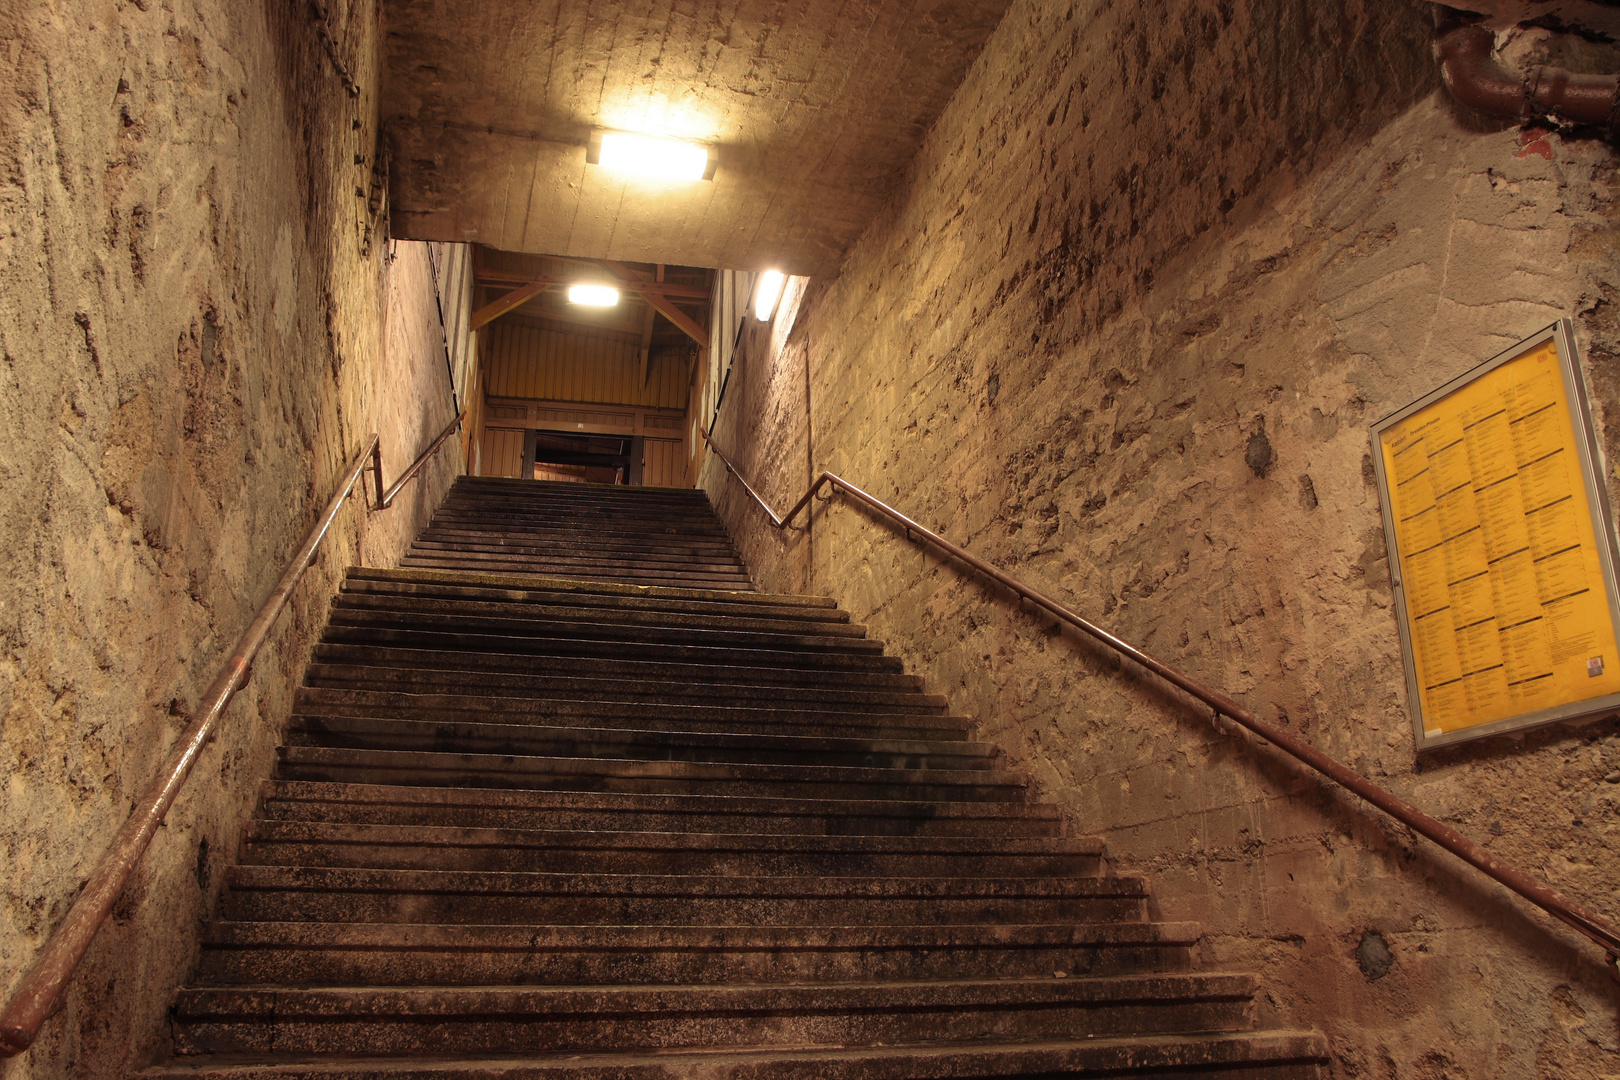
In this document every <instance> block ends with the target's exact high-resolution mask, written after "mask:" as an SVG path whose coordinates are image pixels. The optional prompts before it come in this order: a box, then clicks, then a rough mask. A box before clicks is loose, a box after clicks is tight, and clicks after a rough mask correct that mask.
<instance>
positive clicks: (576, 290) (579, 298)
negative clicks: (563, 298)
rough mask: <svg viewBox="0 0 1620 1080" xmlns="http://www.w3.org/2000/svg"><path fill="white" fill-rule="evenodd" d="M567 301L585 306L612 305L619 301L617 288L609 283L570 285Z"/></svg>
mask: <svg viewBox="0 0 1620 1080" xmlns="http://www.w3.org/2000/svg"><path fill="white" fill-rule="evenodd" d="M568 302H569V303H570V304H583V305H585V306H586V307H613V306H614V305H615V304H617V303H618V302H619V290H618V289H615V288H614V287H613V286H611V285H570V286H568Z"/></svg>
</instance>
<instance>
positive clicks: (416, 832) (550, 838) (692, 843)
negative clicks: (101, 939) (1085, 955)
mask: <svg viewBox="0 0 1620 1080" xmlns="http://www.w3.org/2000/svg"><path fill="white" fill-rule="evenodd" d="M245 838H246V840H247V841H248V842H249V843H265V842H271V841H279V842H292V841H307V842H321V843H333V844H338V843H350V844H366V845H397V846H404V847H434V846H447V847H493V848H502V849H514V848H535V849H542V850H559V849H564V848H569V849H575V850H589V851H667V852H678V851H691V852H696V851H723V852H735V853H746V852H786V853H803V854H810V853H838V854H856V853H862V854H930V855H957V856H970V855H971V856H978V857H985V856H991V857H997V856H1000V857H1009V858H1010V857H1017V856H1024V855H1075V856H1086V857H1095V856H1098V855H1101V854H1102V853H1103V851H1104V849H1105V844H1104V842H1103V840H1102V839H1101V838H1100V837H1056V836H1051V837H1022V838H1012V837H1004V838H987V837H958V836H851V835H840V836H818V835H812V834H795V833H701V832H588V831H583V830H567V831H563V830H552V829H494V828H467V827H450V826H415V825H413V826H400V825H364V824H349V823H337V822H324V821H281V820H267V819H263V818H256V819H253V820H251V821H249V822H248V823H247V827H246V830H245Z"/></svg>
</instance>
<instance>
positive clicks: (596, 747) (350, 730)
mask: <svg viewBox="0 0 1620 1080" xmlns="http://www.w3.org/2000/svg"><path fill="white" fill-rule="evenodd" d="M292 723H293V725H294V729H295V730H298V731H303V732H307V733H310V734H312V735H319V734H326V735H334V736H335V735H351V734H352V735H374V736H378V737H393V738H401V737H405V738H409V737H414V736H418V735H427V734H436V735H438V736H439V737H441V738H445V739H450V738H458V739H468V740H471V739H485V740H497V739H512V740H526V741H550V742H564V741H572V742H575V743H578V744H580V745H581V746H588V747H590V749H591V751H592V754H593V755H594V756H600V755H599V754H598V751H600V750H601V749H602V748H604V747H616V746H635V745H657V746H690V747H715V748H723V749H732V748H735V749H739V750H744V749H754V750H770V751H776V752H779V753H783V754H867V755H874V756H875V755H891V756H905V757H914V758H953V759H961V760H962V761H963V762H972V763H975V764H980V763H982V767H985V768H988V767H990V765H991V763H994V762H995V761H997V760H999V758H1000V756H1001V752H1000V750H999V748H998V747H996V746H994V745H992V744H990V743H980V742H970V741H968V740H966V739H962V740H954V739H951V740H924V739H879V738H872V739H853V738H830V737H819V738H818V737H815V736H809V735H771V734H753V733H745V732H725V731H687V730H682V729H679V728H659V729H652V728H632V727H611V728H599V727H580V726H563V725H559V724H540V723H499V722H494V721H491V720H480V721H477V722H473V721H464V720H456V721H444V720H405V719H398V718H393V717H386V716H353V715H349V716H343V715H330V714H326V713H320V712H314V711H308V710H302V709H301V710H299V711H298V712H296V713H294V714H293V717H292ZM402 748H403V747H402ZM961 767H969V766H967V765H963V766H961Z"/></svg>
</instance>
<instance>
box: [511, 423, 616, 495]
mask: <svg viewBox="0 0 1620 1080" xmlns="http://www.w3.org/2000/svg"><path fill="white" fill-rule="evenodd" d="M523 459H524V475H525V476H529V477H532V478H533V479H535V480H560V481H563V482H564V483H575V484H640V483H641V437H640V436H639V435H590V434H587V435H579V434H574V433H572V432H562V431H530V432H529V433H528V445H527V446H526V447H524V454H523Z"/></svg>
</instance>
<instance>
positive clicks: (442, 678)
mask: <svg viewBox="0 0 1620 1080" xmlns="http://www.w3.org/2000/svg"><path fill="white" fill-rule="evenodd" d="M330 648H341V646H336V647H334V646H318V647H317V650H316V651H317V653H319V652H321V651H322V650H324V649H330ZM455 658H457V659H464V658H476V654H455ZM365 659H368V660H373V661H375V660H378V659H380V658H379V657H378V656H377V655H376V653H375V652H373V653H371V654H370V655H369V656H367V657H366V658H365ZM391 659H392V660H393V661H394V663H393V664H390V665H384V664H378V663H363V662H362V663H322V662H316V663H312V664H310V666H309V668H308V675H307V679H306V684H307V685H309V686H315V687H319V686H327V687H342V688H347V689H350V690H385V691H395V692H405V693H419V694H420V693H430V694H467V695H473V696H504V695H510V696H513V697H530V698H532V697H546V698H564V699H574V700H579V701H616V702H642V703H646V704H649V705H675V704H693V705H698V704H702V705H708V706H711V707H712V706H716V705H719V706H726V707H732V708H741V707H748V706H766V707H768V706H770V705H773V704H778V703H781V702H783V701H784V700H786V701H787V702H788V703H790V704H792V705H794V706H797V707H799V708H801V709H803V708H815V709H818V710H825V711H827V712H832V711H835V710H838V709H840V708H841V709H844V710H848V711H860V712H868V713H871V712H904V713H923V714H926V713H929V712H941V713H943V712H944V711H945V704H946V700H945V696H944V695H943V694H925V693H923V692H921V691H920V690H912V691H909V692H908V691H905V690H901V689H888V688H881V687H879V688H857V689H849V690H843V689H838V690H834V689H829V688H827V687H826V686H820V685H794V684H793V683H791V682H787V681H783V682H778V683H774V684H773V683H770V682H767V681H765V680H762V679H750V680H748V681H741V680H742V679H744V678H746V677H747V676H748V675H752V674H754V672H751V671H748V670H747V669H736V668H733V669H731V671H732V672H734V673H735V674H736V675H737V676H738V678H739V681H736V682H721V681H718V680H716V681H714V682H708V683H695V682H691V681H686V680H683V679H682V676H683V675H687V676H695V675H697V674H698V672H697V671H696V670H691V669H695V668H696V667H697V665H691V669H686V668H685V667H684V666H683V665H669V668H670V670H668V671H667V672H665V673H663V674H662V675H661V676H660V677H656V678H644V679H625V678H585V677H581V676H570V675H555V676H553V675H522V674H514V673H511V672H506V671H501V670H493V671H491V670H477V669H475V668H471V665H469V666H468V667H452V668H436V667H424V666H421V665H422V663H423V662H424V661H425V658H423V657H393V658H391ZM520 659H521V658H520ZM412 660H415V661H416V662H415V663H412ZM649 666H651V665H649ZM715 674H718V672H715ZM840 681H842V680H840Z"/></svg>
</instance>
